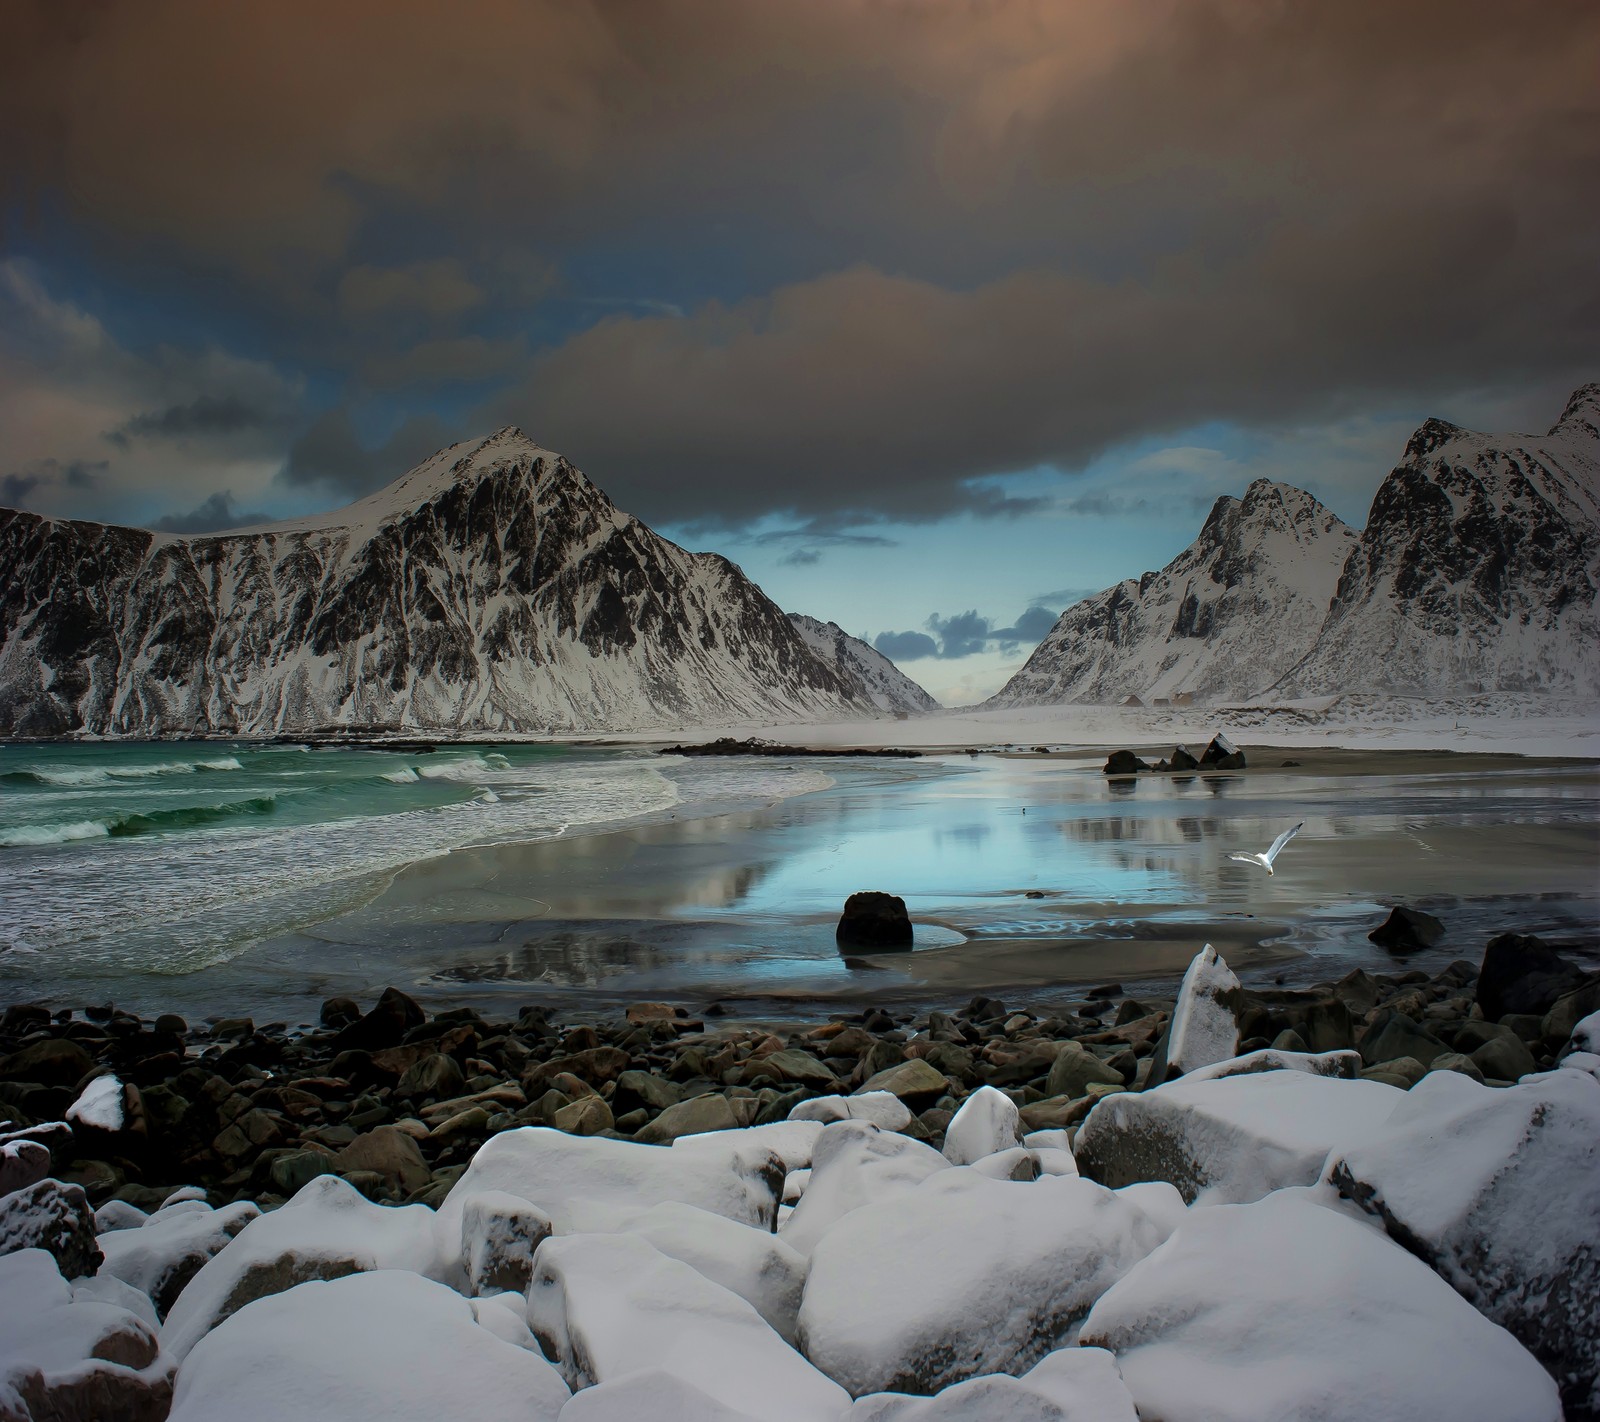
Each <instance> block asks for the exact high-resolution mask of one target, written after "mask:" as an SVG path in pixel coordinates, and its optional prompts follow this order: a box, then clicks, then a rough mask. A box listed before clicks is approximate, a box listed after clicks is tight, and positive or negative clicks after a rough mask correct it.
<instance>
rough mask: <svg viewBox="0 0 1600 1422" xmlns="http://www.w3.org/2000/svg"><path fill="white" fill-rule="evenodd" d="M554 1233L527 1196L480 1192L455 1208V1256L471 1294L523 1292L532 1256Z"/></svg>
mask: <svg viewBox="0 0 1600 1422" xmlns="http://www.w3.org/2000/svg"><path fill="white" fill-rule="evenodd" d="M554 1232H555V1227H554V1225H552V1224H551V1222H550V1216H549V1215H547V1214H546V1213H545V1212H544V1211H543V1210H541V1209H540V1208H539V1207H538V1206H537V1205H535V1204H534V1203H533V1202H532V1201H531V1200H524V1199H521V1198H520V1197H519V1196H516V1195H511V1194H507V1193H506V1192H505V1191H504V1190H485V1191H482V1192H481V1193H479V1194H477V1195H471V1196H469V1197H468V1198H467V1199H465V1200H464V1201H463V1202H462V1206H461V1256H462V1260H463V1262H464V1264H465V1267H466V1271H467V1285H468V1287H469V1289H470V1290H471V1292H472V1293H474V1294H493V1293H500V1292H502V1291H505V1290H511V1291H512V1292H514V1293H519V1294H520V1293H525V1292H526V1291H527V1288H528V1281H529V1280H530V1279H531V1278H532V1277H533V1256H534V1253H535V1251H536V1250H537V1249H538V1248H539V1246H540V1245H541V1244H543V1243H544V1241H545V1240H547V1239H549V1238H550V1236H551V1235H552V1234H553V1233H554Z"/></svg>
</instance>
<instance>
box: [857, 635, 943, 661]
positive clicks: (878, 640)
mask: <svg viewBox="0 0 1600 1422" xmlns="http://www.w3.org/2000/svg"><path fill="white" fill-rule="evenodd" d="M872 645H873V646H874V647H876V648H877V649H878V650H879V651H880V652H882V653H883V655H884V656H886V657H887V658H888V659H889V660H890V661H891V662H914V661H917V660H919V659H920V658H923V657H936V656H938V655H939V644H938V643H937V642H935V641H934V640H933V638H932V637H930V636H928V634H927V633H926V632H880V633H878V635H877V636H876V637H874V638H873V639H872Z"/></svg>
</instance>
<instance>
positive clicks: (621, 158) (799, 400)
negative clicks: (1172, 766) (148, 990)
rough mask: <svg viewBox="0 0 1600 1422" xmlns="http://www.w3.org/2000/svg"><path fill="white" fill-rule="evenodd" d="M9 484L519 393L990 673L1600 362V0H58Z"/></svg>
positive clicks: (1593, 371) (27, 16)
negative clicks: (1078, 617) (1211, 544)
mask: <svg viewBox="0 0 1600 1422" xmlns="http://www.w3.org/2000/svg"><path fill="white" fill-rule="evenodd" d="M7 31H8V34H7V40H6V43H5V44H3V45H0V137H3V141H0V504H4V505H9V506H13V507H20V508H25V509H29V510H33V511H37V512H40V513H45V514H51V515H57V516H62V517H72V518H87V519H95V520H101V521H107V522H124V523H134V524H139V525H141V526H146V527H162V528H168V529H172V530H175V531H200V530H212V529H220V528H225V527H230V526H241V525H244V524H248V523H251V522H259V521H261V520H262V519H263V518H266V517H272V518H279V517H290V516H293V515H296V514H300V513H308V512H313V511H320V510H322V509H326V508H332V507H335V506H337V505H339V504H342V503H346V502H349V501H350V500H351V499H353V498H355V497H359V496H360V495H362V494H364V493H366V492H370V491H371V490H372V489H374V488H376V487H379V486H381V485H383V484H386V483H388V482H390V481H392V480H393V479H395V478H398V477H399V476H400V475H401V474H402V473H404V472H405V470H406V469H407V468H408V467H410V466H411V465H412V464H414V463H415V462H417V461H418V460H420V459H421V458H423V457H425V456H426V455H428V454H430V453H431V452H433V451H434V450H435V449H437V448H439V447H441V446H443V445H445V444H448V443H450V442H452V441H454V440H457V439H462V438H467V437H471V436H473V435H481V434H485V433H488V432H489V431H490V430H492V429H495V428H497V427H499V426H501V425H505V424H516V425H520V426H521V427H522V428H523V429H525V430H526V431H527V432H528V433H529V434H530V435H532V436H533V437H534V438H535V439H537V440H538V441H539V442H540V443H541V444H543V445H545V446H546V447H548V448H551V449H555V450H558V451H560V452H561V453H563V454H565V455H567V456H568V457H569V458H570V459H571V460H572V461H573V462H574V463H575V464H577V465H578V466H579V467H580V468H581V469H583V470H584V471H585V473H587V474H588V475H589V477H590V478H591V479H593V480H594V481H595V482H596V483H597V484H599V485H600V486H601V487H602V488H603V489H605V490H606V491H607V492H608V493H609V494H610V495H611V496H612V498H613V499H614V500H615V501H616V502H617V503H618V504H619V505H620V506H621V507H622V508H624V509H626V510H628V511H629V512H631V513H634V514H636V515H638V516H639V517H640V518H642V519H644V520H645V521H646V522H647V523H649V524H651V525H652V526H653V527H655V528H657V529H659V530H660V531H661V532H663V533H665V534H667V536H669V537H672V538H675V539H676V540H677V541H679V542H681V543H684V544H686V545H687V546H690V547H694V548H703V549H714V550H716V551H718V552H721V553H724V554H726V555H727V556H729V557H731V558H733V559H734V560H735V561H736V562H738V563H739V564H740V565H741V566H743V567H744V568H745V570H746V571H747V572H749V573H750V575H751V576H752V577H754V578H755V579H756V581H757V582H758V583H760V584H761V586H762V587H763V588H765V589H766V590H767V592H768V593H770V594H771V595H772V596H773V597H774V598H775V599H776V600H777V601H778V602H779V603H780V605H782V606H784V607H785V608H788V609H791V610H795V611H804V612H809V613H811V614H813V615H814V616H818V617H822V618H825V619H831V620H834V621H837V622H839V623H840V625H842V626H843V627H845V629H846V630H847V631H850V632H852V633H854V634H856V635H858V636H863V637H865V638H867V639H868V640H871V641H874V642H875V643H876V644H878V645H879V646H880V647H882V648H883V649H884V650H885V651H887V652H888V653H889V654H890V655H892V656H894V657H895V658H896V659H897V660H898V661H900V663H901V665H902V666H903V667H904V668H905V670H906V671H907V672H908V673H909V674H911V675H912V676H913V677H915V678H917V679H918V680H919V681H921V682H922V683H923V684H924V685H925V686H927V687H928V688H929V690H931V691H932V692H933V693H934V694H935V695H936V696H937V697H939V698H940V699H941V700H942V701H945V702H946V703H947V704H962V703H967V702H971V701H973V700H976V699H979V698H981V697H983V696H986V695H988V694H991V693H992V692H994V691H995V690H997V689H998V688H999V686H1000V685H1001V684H1002V683H1003V681H1004V680H1005V678H1006V676H1008V675H1009V674H1010V672H1011V671H1012V670H1014V669H1015V668H1016V667H1017V666H1018V665H1020V663H1021V662H1022V660H1023V659H1024V658H1025V657H1026V655H1027V652H1028V650H1029V649H1030V648H1031V647H1032V646H1033V645H1034V644H1035V643H1037V641H1038V640H1039V638H1040V637H1041V636H1042V635H1043V633H1044V632H1045V631H1046V630H1048V627H1049V625H1050V622H1051V620H1052V618H1053V616H1054V614H1056V613H1059V612H1060V611H1061V609H1062V608H1063V607H1065V606H1066V605H1068V604H1069V603H1070V602H1072V601H1074V600H1076V599H1077V598H1080V597H1083V596H1086V595H1088V594H1090V593H1092V592H1094V591H1097V590H1099V589H1100V588H1103V587H1106V586H1108V585H1110V584H1111V583H1114V582H1116V581H1118V580H1119V579H1121V578H1123V577H1129V576H1137V575H1138V574H1139V573H1140V572H1142V571H1144V570H1145V569H1147V568H1155V567H1159V566H1161V565H1162V564H1164V563H1165V562H1166V561H1168V560H1169V559H1170V558H1171V557H1172V556H1174V555H1175V554H1176V553H1177V552H1178V551H1179V550H1180V549H1182V548H1183V547H1184V546H1185V545H1186V544H1187V543H1188V542H1189V541H1190V540H1191V539H1192V538H1193V537H1194V536H1195V534H1196V533H1197V532H1198V530H1199V527H1200V524H1201V522H1202V521H1203V519H1204V516H1205V513H1206V511H1207V510H1208V509H1209V507H1210V505H1211V503H1212V502H1213V501H1214V500H1215V499H1216V498H1217V497H1218V496H1219V495H1221V494H1225V493H1233V494H1238V493H1241V492H1242V491H1243V489H1244V488H1245V486H1246V485H1247V484H1248V483H1249V482H1250V480H1252V479H1254V478H1259V477H1267V478H1275V479H1281V480H1284V481H1286V482H1288V483H1292V484H1295V485H1298V486H1300V487H1302V488H1306V489H1309V490H1310V491H1311V492H1312V493H1314V494H1316V495H1317V496H1318V497H1319V498H1321V499H1323V500H1324V502H1326V503H1328V504H1329V506H1330V507H1332V508H1333V509H1334V511H1335V512H1337V513H1338V514H1340V516H1341V517H1343V518H1345V519H1346V520H1348V521H1350V522H1351V523H1353V524H1357V525H1359V524H1360V523H1361V522H1363V521H1364V518H1365V513H1366V508H1367V505H1368V502H1369V501H1370V498H1371V495H1372V493H1373V491H1374V489H1375V488H1376V487H1377V484H1378V483H1379V481H1380V480H1381V479H1382V477H1383V476H1384V474H1385V473H1387V472H1388V470H1389V469H1390V468H1391V467H1392V466H1393V465H1394V463H1395V462H1396V461H1397V459H1398V458H1399V456H1400V453H1401V451H1402V449H1403V447H1404V444H1405V441H1406V438H1407V436H1408V435H1409V433H1410V432H1411V430H1412V429H1414V428H1415V427H1416V426H1417V425H1418V424H1419V423H1420V422H1421V421H1422V420H1423V419H1424V418H1426V417H1427V416H1430V415H1439V416H1443V417H1445V418H1448V419H1452V420H1455V421H1456V422H1457V423H1460V424H1463V425H1466V426H1468V427H1469V428H1475V429H1486V430H1504V429H1515V430H1542V429H1545V428H1548V427H1549V425H1550V424H1551V423H1553V422H1554V420H1555V419H1556V417H1557V415H1558V414H1559V413H1560V410H1561V406H1562V404H1563V402H1564V399H1565V396H1566V395H1567V394H1568V393H1569V392H1570V391H1571V390H1572V389H1573V388H1574V387H1575V386H1576V385H1578V384H1581V383H1583V382H1584V381H1586V380H1592V379H1595V378H1597V377H1600V261H1597V260H1596V256H1597V253H1600V84H1596V83H1595V75H1596V74H1597V73H1600V6H1596V5H1595V4H1594V3H1593V0H1539V3H1537V4H1532V5H1520V6H1508V5H1505V4H1504V3H1503V0H1493V3H1486V0H1340V3H1339V4H1336V5H1328V4H1320V3H1313V0H456V3H454V4H452V5H450V6H448V7H445V6H438V5H431V4H419V3H414V0H337V3H334V4H329V3H327V0H316V3H311V0H275V3H273V4H271V5H255V6H228V5H217V4H215V3H212V0H137V3H132V0H14V3H12V4H10V5H8V6H7Z"/></svg>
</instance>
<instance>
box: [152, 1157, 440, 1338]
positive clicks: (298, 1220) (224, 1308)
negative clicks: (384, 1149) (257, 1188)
mask: <svg viewBox="0 0 1600 1422" xmlns="http://www.w3.org/2000/svg"><path fill="white" fill-rule="evenodd" d="M161 1213H164V1211H157V1214H161ZM456 1230H457V1233H456V1240H457V1244H456V1246H455V1249H454V1250H452V1251H451V1253H450V1255H449V1256H448V1260H447V1259H446V1257H444V1256H442V1255H441V1252H440V1249H439V1245H438V1242H437V1240H436V1238H435V1235H434V1214H433V1211H432V1210H430V1209H429V1208H428V1207H427V1206H426V1205H401V1206H388V1205H374V1204H372V1203H371V1202H370V1201H369V1200H367V1199H366V1198H365V1197H364V1196H363V1195H361V1193H360V1192H359V1191H358V1190H357V1189H356V1188H355V1187H354V1186H353V1185H350V1184H348V1183H347V1182H346V1181H344V1180H341V1179H340V1178H339V1177H338V1176H337V1175H319V1176H318V1177H317V1178H316V1179H315V1180H313V1181H311V1182H310V1183H309V1184H307V1185H305V1186H303V1187H302V1188H301V1189H300V1191H299V1192H298V1193H297V1194H296V1195H295V1196H294V1197H293V1198H292V1199H290V1200H289V1201H288V1203H287V1204H284V1205H281V1206H280V1207H279V1208H278V1209H276V1210H272V1211H270V1212H269V1213H267V1214H264V1215H260V1216H258V1217H257V1218H256V1219H253V1220H251V1221H250V1223H249V1224H247V1225H246V1226H245V1227H244V1228H243V1229H242V1230H240V1231H239V1233H238V1234H237V1235H235V1236H234V1237H233V1239H232V1240H230V1241H229V1242H228V1244H227V1245H226V1247H224V1248H223V1250H222V1252H221V1253H219V1254H217V1255H215V1256H214V1257H213V1258H211V1259H210V1260H208V1261H207V1262H206V1264H204V1265H203V1266H202V1267H201V1269H200V1272H199V1273H198V1274H196V1275H195V1276H194V1278H193V1279H191V1280H190V1281H189V1283H188V1285H187V1287H185V1289H184V1290H183V1292H182V1293H181V1294H179V1295H178V1299H177V1302H176V1303H174V1304H173V1306H172V1309H171V1311H170V1312H169V1313H168V1314H167V1318H166V1322H165V1323H164V1324H163V1325H162V1329H161V1343H162V1346H163V1347H164V1348H165V1349H166V1350H167V1351H168V1352H169V1353H171V1354H172V1355H173V1357H175V1358H177V1359H178V1360H179V1361H180V1362H182V1360H183V1359H184V1358H186V1357H187V1356H188V1354H189V1350H190V1349H191V1348H193V1347H194V1346H195V1344H197V1343H198V1342H199V1341H200V1340H201V1339H202V1338H204V1337H205V1336H206V1334H207V1333H209V1332H210V1331H211V1330H212V1329H213V1328H215V1327H216V1326H217V1325H218V1324H220V1323H222V1322H223V1321H224V1320H225V1319H227V1318H229V1317H230V1316H232V1315H233V1314H234V1313H236V1312H238V1311H239V1310H240V1309H242V1308H243V1307H244V1306H245V1305H246V1304H249V1303H253V1302H255V1301H256V1300H257V1299H261V1298H265V1297H267V1296H268V1295H272V1294H279V1293H282V1292H283V1291H284V1290H285V1289H291V1288H293V1287H294V1286H295V1285H297V1284H303V1283H305V1282H307V1281H308V1280H314V1279H337V1278H341V1277H343V1276H344V1275H346V1274H357V1273H363V1272H366V1271H368V1270H374V1269H381V1270H396V1269H404V1270H409V1271H410V1272H411V1273H414V1274H421V1275H425V1276H428V1277H431V1278H440V1277H443V1273H444V1271H445V1268H446V1265H447V1262H449V1263H453V1262H454V1261H455V1260H456V1259H457V1257H458V1255H457V1251H459V1249H460V1244H459V1240H460V1237H461V1236H460V1222H459V1216H458V1217H457V1225H456Z"/></svg>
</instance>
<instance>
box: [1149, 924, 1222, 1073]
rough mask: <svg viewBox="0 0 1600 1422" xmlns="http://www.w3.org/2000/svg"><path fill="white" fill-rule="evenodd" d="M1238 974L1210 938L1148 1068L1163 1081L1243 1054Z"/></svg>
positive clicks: (1186, 977) (1188, 976)
mask: <svg viewBox="0 0 1600 1422" xmlns="http://www.w3.org/2000/svg"><path fill="white" fill-rule="evenodd" d="M1241 992H1242V990H1241V988H1240V986H1239V979H1238V978H1236V977H1235V976H1234V975H1233V970H1232V969H1231V968H1230V967H1229V966H1228V965H1227V963H1226V961H1224V959H1223V958H1222V957H1220V956H1219V955H1218V953H1217V950H1216V949H1215V948H1213V947H1212V946H1211V945H1210V944H1209V943H1207V944H1206V946H1205V947H1204V948H1202V949H1201V950H1200V951H1199V952H1198V953H1196V954H1195V956H1194V959H1193V961H1192V962H1191V963H1190V964H1189V968H1188V971H1187V972H1185V973H1184V975H1183V982H1182V983H1181V984H1180V985H1179V987H1178V1000H1177V1002H1176V1003H1174V1004H1173V1008H1172V1020H1171V1021H1170V1022H1168V1024H1167V1030H1166V1032H1165V1033H1164V1034H1163V1035H1162V1038H1161V1041H1160V1042H1159V1043H1158V1044H1157V1046H1156V1057H1155V1062H1154V1063H1153V1065H1152V1067H1151V1071H1150V1081H1151V1084H1152V1085H1157V1086H1159V1085H1160V1084H1161V1083H1162V1082H1164V1081H1166V1080H1167V1078H1168V1077H1169V1076H1171V1075H1173V1074H1174V1073H1180V1072H1191V1071H1194V1070H1196V1069H1197V1068H1199V1067H1206V1066H1211V1065H1212V1064H1213V1063H1215V1062H1225V1061H1227V1060H1229V1059H1230V1058H1231V1057H1235V1056H1237V1055H1238V1053H1239V1018H1238V1007H1239V1002H1240V998H1241Z"/></svg>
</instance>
